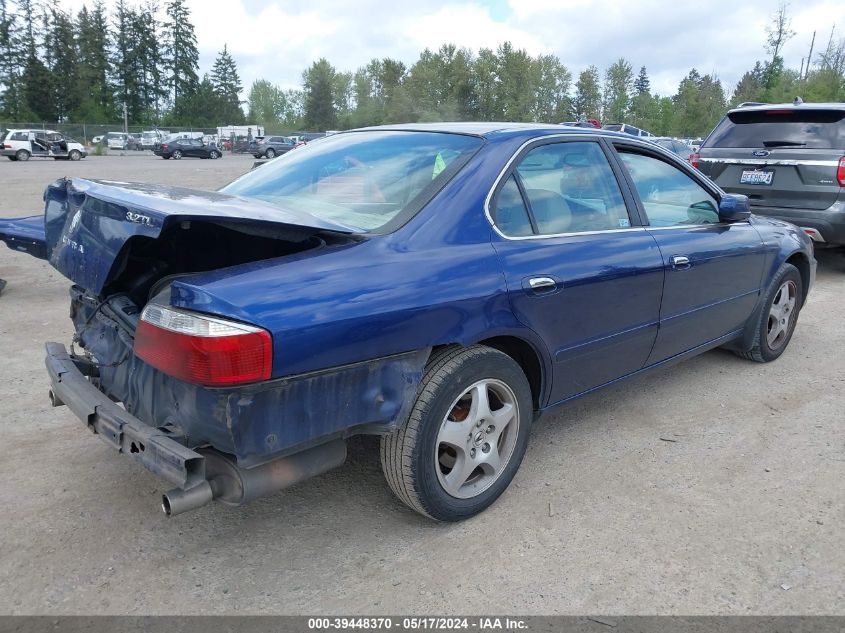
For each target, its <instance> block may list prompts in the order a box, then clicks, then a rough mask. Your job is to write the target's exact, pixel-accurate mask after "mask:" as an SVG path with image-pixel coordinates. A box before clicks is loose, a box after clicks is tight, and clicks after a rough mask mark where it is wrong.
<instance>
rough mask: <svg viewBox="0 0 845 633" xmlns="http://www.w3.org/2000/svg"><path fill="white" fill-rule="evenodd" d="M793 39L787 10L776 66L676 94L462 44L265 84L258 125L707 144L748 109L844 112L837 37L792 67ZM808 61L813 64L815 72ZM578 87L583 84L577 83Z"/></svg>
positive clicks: (771, 39)
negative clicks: (810, 106)
mask: <svg viewBox="0 0 845 633" xmlns="http://www.w3.org/2000/svg"><path fill="white" fill-rule="evenodd" d="M793 36H794V32H793V31H792V30H791V29H790V19H789V16H788V14H787V8H786V5H781V6H780V7H779V9H778V10H777V12H776V13H775V15H773V16H772V19H771V24H770V25H769V27H768V29H767V37H766V41H765V43H764V48H765V50H766V52H767V53H768V55H769V57H767V58H766V59H764V60H761V61H757V62H756V63H755V64H754V67H753V68H751V69H750V70H748V71H747V72H746V73H745V74H744V75H743V76H742V78H741V79H740V81H739V82H738V83H737V85H736V86H735V87H734V89H733V90H732V91H730V92H729V91H727V90H726V89H725V86H724V85H723V84H722V82H721V80H720V79H719V78H718V77H717V76H715V75H713V74H704V75H702V74H701V73H700V72H699V71H698V70H696V69H695V68H693V69H691V70H690V71H689V73H688V74H687V75H686V76H685V77H684V78H683V79H682V80H681V81H680V83H679V84H678V88H677V90H676V92H675V94H673V95H660V94H658V93H657V92H655V91H653V90H652V88H651V82H650V79H649V76H648V71H647V69H646V67H645V66H642V67H640V69H639V71H638V72H635V71H634V66H633V65H632V64H631V62H630V61H628V60H627V59H625V58H624V57H622V58H619V59H618V60H617V61H615V62H614V63H613V64H611V65H610V66H609V67H607V68H606V69H604V71H603V72H602V71H600V70H599V68H598V67H597V66H595V65H591V66H589V67H588V68H586V69H584V70H582V71H581V72H580V73H578V75H577V78H574V75H573V73H572V72H571V71H570V70H569V69H568V68H567V67H566V66H565V65H564V64H563V62H562V61H561V60H560V59H559V58H558V57H556V56H555V55H539V56H536V57H532V56H531V55H529V54H528V53H527V52H526V51H525V50H523V49H519V48H515V47H514V46H513V45H512V44H510V43H509V42H505V43H503V44H501V45H500V46H498V47H497V48H496V49H495V50H493V49H489V48H482V49H480V50H479V51H478V53H477V54H476V53H474V52H473V51H471V50H469V49H466V48H460V47H458V46H456V45H454V44H446V45H443V46H441V47H440V48H439V49H438V50H437V51H431V50H429V49H426V50H424V51H423V52H422V53H421V54H420V56H419V59H417V61H416V62H415V63H413V64H412V65H410V66H406V65H405V64H404V63H403V62H402V61H400V60H397V59H391V58H383V59H373V60H371V61H370V62H369V63H368V64H367V65H365V66H363V67H361V68H358V69H357V70H356V71H354V72H349V71H341V70H338V69H337V68H336V67H335V66H333V65H332V64H331V63H330V62H329V61H328V60H327V59H325V58H322V59H319V60H318V61H315V62H314V63H312V65H311V66H310V67H309V68H308V69H307V70H305V72H303V74H302V88H301V89H284V88H282V87H280V86H276V85H274V84H273V83H272V82H270V81H268V80H266V79H260V80H257V81H255V82H254V83H253V85H252V87H251V88H250V90H249V94H248V99H247V105H248V110H249V115H248V118H249V119H250V121H255V122H258V123H261V124H264V125H265V126H266V127H267V128H268V129H275V128H281V129H295V128H301V127H306V128H309V129H315V130H326V129H347V128H351V127H360V126H366V125H379V124H383V123H403V122H411V123H413V122H426V121H447V120H470V119H472V120H484V121H542V122H547V123H559V122H563V121H572V120H577V119H587V118H594V119H598V120H600V121H602V122H604V123H630V124H633V125H636V126H638V127H642V128H645V129H647V130H649V131H651V132H652V133H654V134H658V135H661V136H663V135H666V136H681V137H697V136H703V135H705V134H706V133H707V132H709V131H710V130H711V129H712V128H713V126H714V125H715V124H716V123H717V122H718V121H719V119H720V118H721V116H722V115H723V114H724V113H725V111H726V110H727V109H728V108H729V107H733V106H736V105H738V104H739V103H742V102H746V101H762V102H770V103H771V102H789V101H792V100H793V99H794V98H795V97H796V96H799V95H800V96H802V98H803V99H804V100H805V101H845V39H840V40H838V41H837V40H835V38H834V32H833V31H831V33H830V37H829V39H828V41H827V44H826V46H824V47H820V50H817V52H816V54H815V55H808V59H807V60H802V62H801V68H800V70H799V69H795V68H788V67H786V66H785V62H784V58H783V56H782V54H781V53H782V49H783V45H784V44H785V43H786V42H787V41H788V40H789V39H791V38H792V37H793ZM805 61H806V63H805ZM573 79H574V81H573Z"/></svg>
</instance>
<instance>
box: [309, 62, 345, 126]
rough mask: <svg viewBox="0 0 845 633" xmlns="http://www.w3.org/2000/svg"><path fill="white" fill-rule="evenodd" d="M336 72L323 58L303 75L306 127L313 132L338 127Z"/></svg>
mask: <svg viewBox="0 0 845 633" xmlns="http://www.w3.org/2000/svg"><path fill="white" fill-rule="evenodd" d="M336 74H337V71H335V69H334V66H332V65H331V64H330V63H329V62H328V60H326V59H325V58H323V57H321V58H320V59H319V60H318V61H316V62H314V63H313V64H311V67H310V68H309V69H308V70H306V71H305V72H303V73H302V84H303V90H304V92H305V113H304V119H305V125H306V126H307V127H308V128H309V129H311V130H322V131H325V130H332V129H335V128H336V127H337V109H336V108H335V99H334V86H335V75H336Z"/></svg>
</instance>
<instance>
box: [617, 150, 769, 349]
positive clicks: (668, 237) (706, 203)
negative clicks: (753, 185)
mask: <svg viewBox="0 0 845 633" xmlns="http://www.w3.org/2000/svg"><path fill="white" fill-rule="evenodd" d="M618 149H619V156H620V158H621V159H622V163H623V164H624V165H625V168H626V170H627V172H628V174H629V176H630V179H631V181H632V183H633V185H634V188H635V189H636V191H637V193H638V195H639V198H640V201H641V203H642V208H643V211H644V213H645V216H646V217H647V219H648V223H649V226H648V232H649V233H650V234H651V235H653V236H654V239H655V240H656V241H657V244H658V246H659V247H660V251H661V254H662V257H663V265H664V267H665V270H666V282H665V285H664V289H663V301H662V305H661V308H660V332H659V334H658V336H657V342H656V344H655V346H654V350H653V351H652V353H651V355H650V357H649V360H648V364H652V363H656V362H660V361H661V360H665V359H667V358H670V357H672V356H675V355H676V354H680V353H683V352H685V351H687V350H690V349H693V348H694V347H697V346H699V345H703V344H706V343H708V342H710V341H714V340H715V339H717V338H719V337H722V336H724V335H726V334H729V333H731V332H735V331H737V330H739V329H742V327H743V326H744V324H745V322H746V320H747V319H748V317H749V316H750V315H751V313H752V312H753V310H754V307H755V305H756V304H757V299H758V296H759V294H760V284H761V281H762V276H763V262H764V259H765V257H764V247H763V242H762V240H761V238H760V235H759V234H758V233H757V231H756V230H755V229H754V227H753V226H751V224H749V223H748V222H732V223H728V222H722V221H721V220H720V219H719V212H718V208H719V200H718V198H717V195H718V193H717V192H716V191H712V190H710V189H709V188H707V187H705V186H704V185H703V184H702V183H699V182H697V181H696V180H695V179H694V178H693V177H691V176H690V175H689V174H688V173H686V172H685V171H684V170H682V169H680V168H679V167H678V166H676V165H673V164H671V162H670V161H668V160H666V159H665V157H662V156H660V155H657V154H652V153H649V152H648V151H644V150H642V149H640V148H637V149H634V148H630V149H626V148H624V147H619V148H618Z"/></svg>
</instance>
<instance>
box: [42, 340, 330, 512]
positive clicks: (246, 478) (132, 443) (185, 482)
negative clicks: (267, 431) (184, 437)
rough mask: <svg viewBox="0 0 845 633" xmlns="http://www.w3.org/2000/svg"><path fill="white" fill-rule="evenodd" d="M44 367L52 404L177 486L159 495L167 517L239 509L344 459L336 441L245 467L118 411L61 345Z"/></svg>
mask: <svg viewBox="0 0 845 633" xmlns="http://www.w3.org/2000/svg"><path fill="white" fill-rule="evenodd" d="M46 364H47V372H48V374H49V375H50V382H51V383H52V385H53V386H52V389H51V391H50V397H51V400H52V402H53V405H54V406H59V405H67V406H68V408H69V409H70V410H71V411H73V412H74V414H76V416H77V417H78V418H79V419H81V420H82V421H84V422H85V423H86V424H87V425H88V428H89V429H90V430H91V431H93V432H94V433H96V434H97V435H99V436H100V438H101V439H102V440H103V441H104V442H105V443H106V444H108V445H109V446H111V447H112V448H115V449H117V452H119V453H123V454H124V455H129V456H130V457H132V458H133V459H134V460H135V461H137V462H139V463H140V464H141V465H142V466H144V468H146V469H147V470H149V471H151V472H153V473H155V474H156V475H158V476H160V477H162V478H163V479H166V480H167V481H169V482H171V483H172V484H175V485H176V486H177V487H176V488H174V489H173V490H170V491H168V492H166V493H165V494H164V495H163V497H162V505H161V507H162V510H163V511H164V513H165V514H166V515H168V516H170V515H173V514H181V513H182V512H187V511H188V510H194V509H196V508H199V507H200V506H203V505H205V504H206V503H209V502H210V501H212V500H213V499H218V500H219V501H221V502H223V503H225V504H228V505H235V506H238V505H242V504H244V503H248V502H249V501H252V500H253V499H256V498H258V497H261V496H264V495H267V494H271V493H273V492H276V491H278V490H281V489H283V488H287V487H288V486H292V485H294V484H296V483H299V482H301V481H304V480H305V479H308V478H310V477H314V476H315V475H319V474H321V473H324V472H326V471H327V470H330V469H332V468H335V467H337V466H339V465H340V464H342V463H343V462H344V461H345V459H346V443H345V442H344V440H342V439H336V440H334V441H329V442H326V443H324V444H320V445H317V446H314V447H312V448H310V449H307V450H304V451H301V452H299V453H297V454H295V455H290V456H288V457H284V458H280V459H276V460H273V461H270V462H268V463H266V464H263V465H262V466H258V467H256V468H252V469H243V468H241V467H240V466H239V465H238V464H237V463H236V461H235V460H234V459H232V458H231V457H230V456H228V455H225V454H223V453H220V452H217V451H215V450H213V449H206V448H202V449H200V450H201V451H202V453H199V452H197V451H194V450H191V449H190V448H187V447H186V446H183V445H182V444H181V443H179V442H177V441H176V440H174V439H172V438H171V437H169V436H168V434H167V433H165V432H163V431H162V430H160V429H156V428H153V427H151V426H149V425H147V424H144V423H143V422H142V421H141V420H139V419H138V418H136V417H135V416H133V415H131V414H130V413H128V412H127V411H125V410H124V409H123V408H121V407H119V406H118V405H117V404H115V403H114V402H112V401H111V400H110V399H109V398H108V397H107V396H105V395H104V394H103V393H101V392H100V391H99V390H98V389H97V388H96V387H94V385H92V384H91V383H90V382H89V381H88V379H87V378H86V377H85V375H84V374H83V373H82V371H80V369H79V368H78V367H77V366H76V364H75V363H74V361H73V359H72V358H71V357H70V356H69V355H68V353H67V350H66V349H65V347H64V345H60V344H58V343H47V359H46Z"/></svg>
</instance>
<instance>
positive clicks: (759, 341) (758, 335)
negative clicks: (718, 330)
mask: <svg viewBox="0 0 845 633" xmlns="http://www.w3.org/2000/svg"><path fill="white" fill-rule="evenodd" d="M803 292H804V290H803V280H802V279H801V273H800V272H799V271H798V269H797V268H796V267H795V266H793V265H792V264H783V265H782V266H781V267H780V268H779V269H778V272H777V274H775V277H774V279H772V283H771V284H770V285H769V288H768V290H767V291H766V294H765V296H764V297H763V309H762V310H761V311H760V316H759V318H758V320H757V322H756V323H754V324H752V326H751V327H753V328H754V338H753V342H752V344H751V349H750V350H748V351H746V352H736V354H737V356H740V357H742V358H746V359H748V360H753V361H755V362H757V363H769V362H771V361H773V360H775V359H777V358H779V357H780V355H781V354H783V352H784V351H785V350H786V348H787V346H788V345H789V341H790V340H792V334H793V332H795V324H796V323H797V322H798V314H799V313H800V312H801V302H802V299H803V296H804V295H803Z"/></svg>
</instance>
